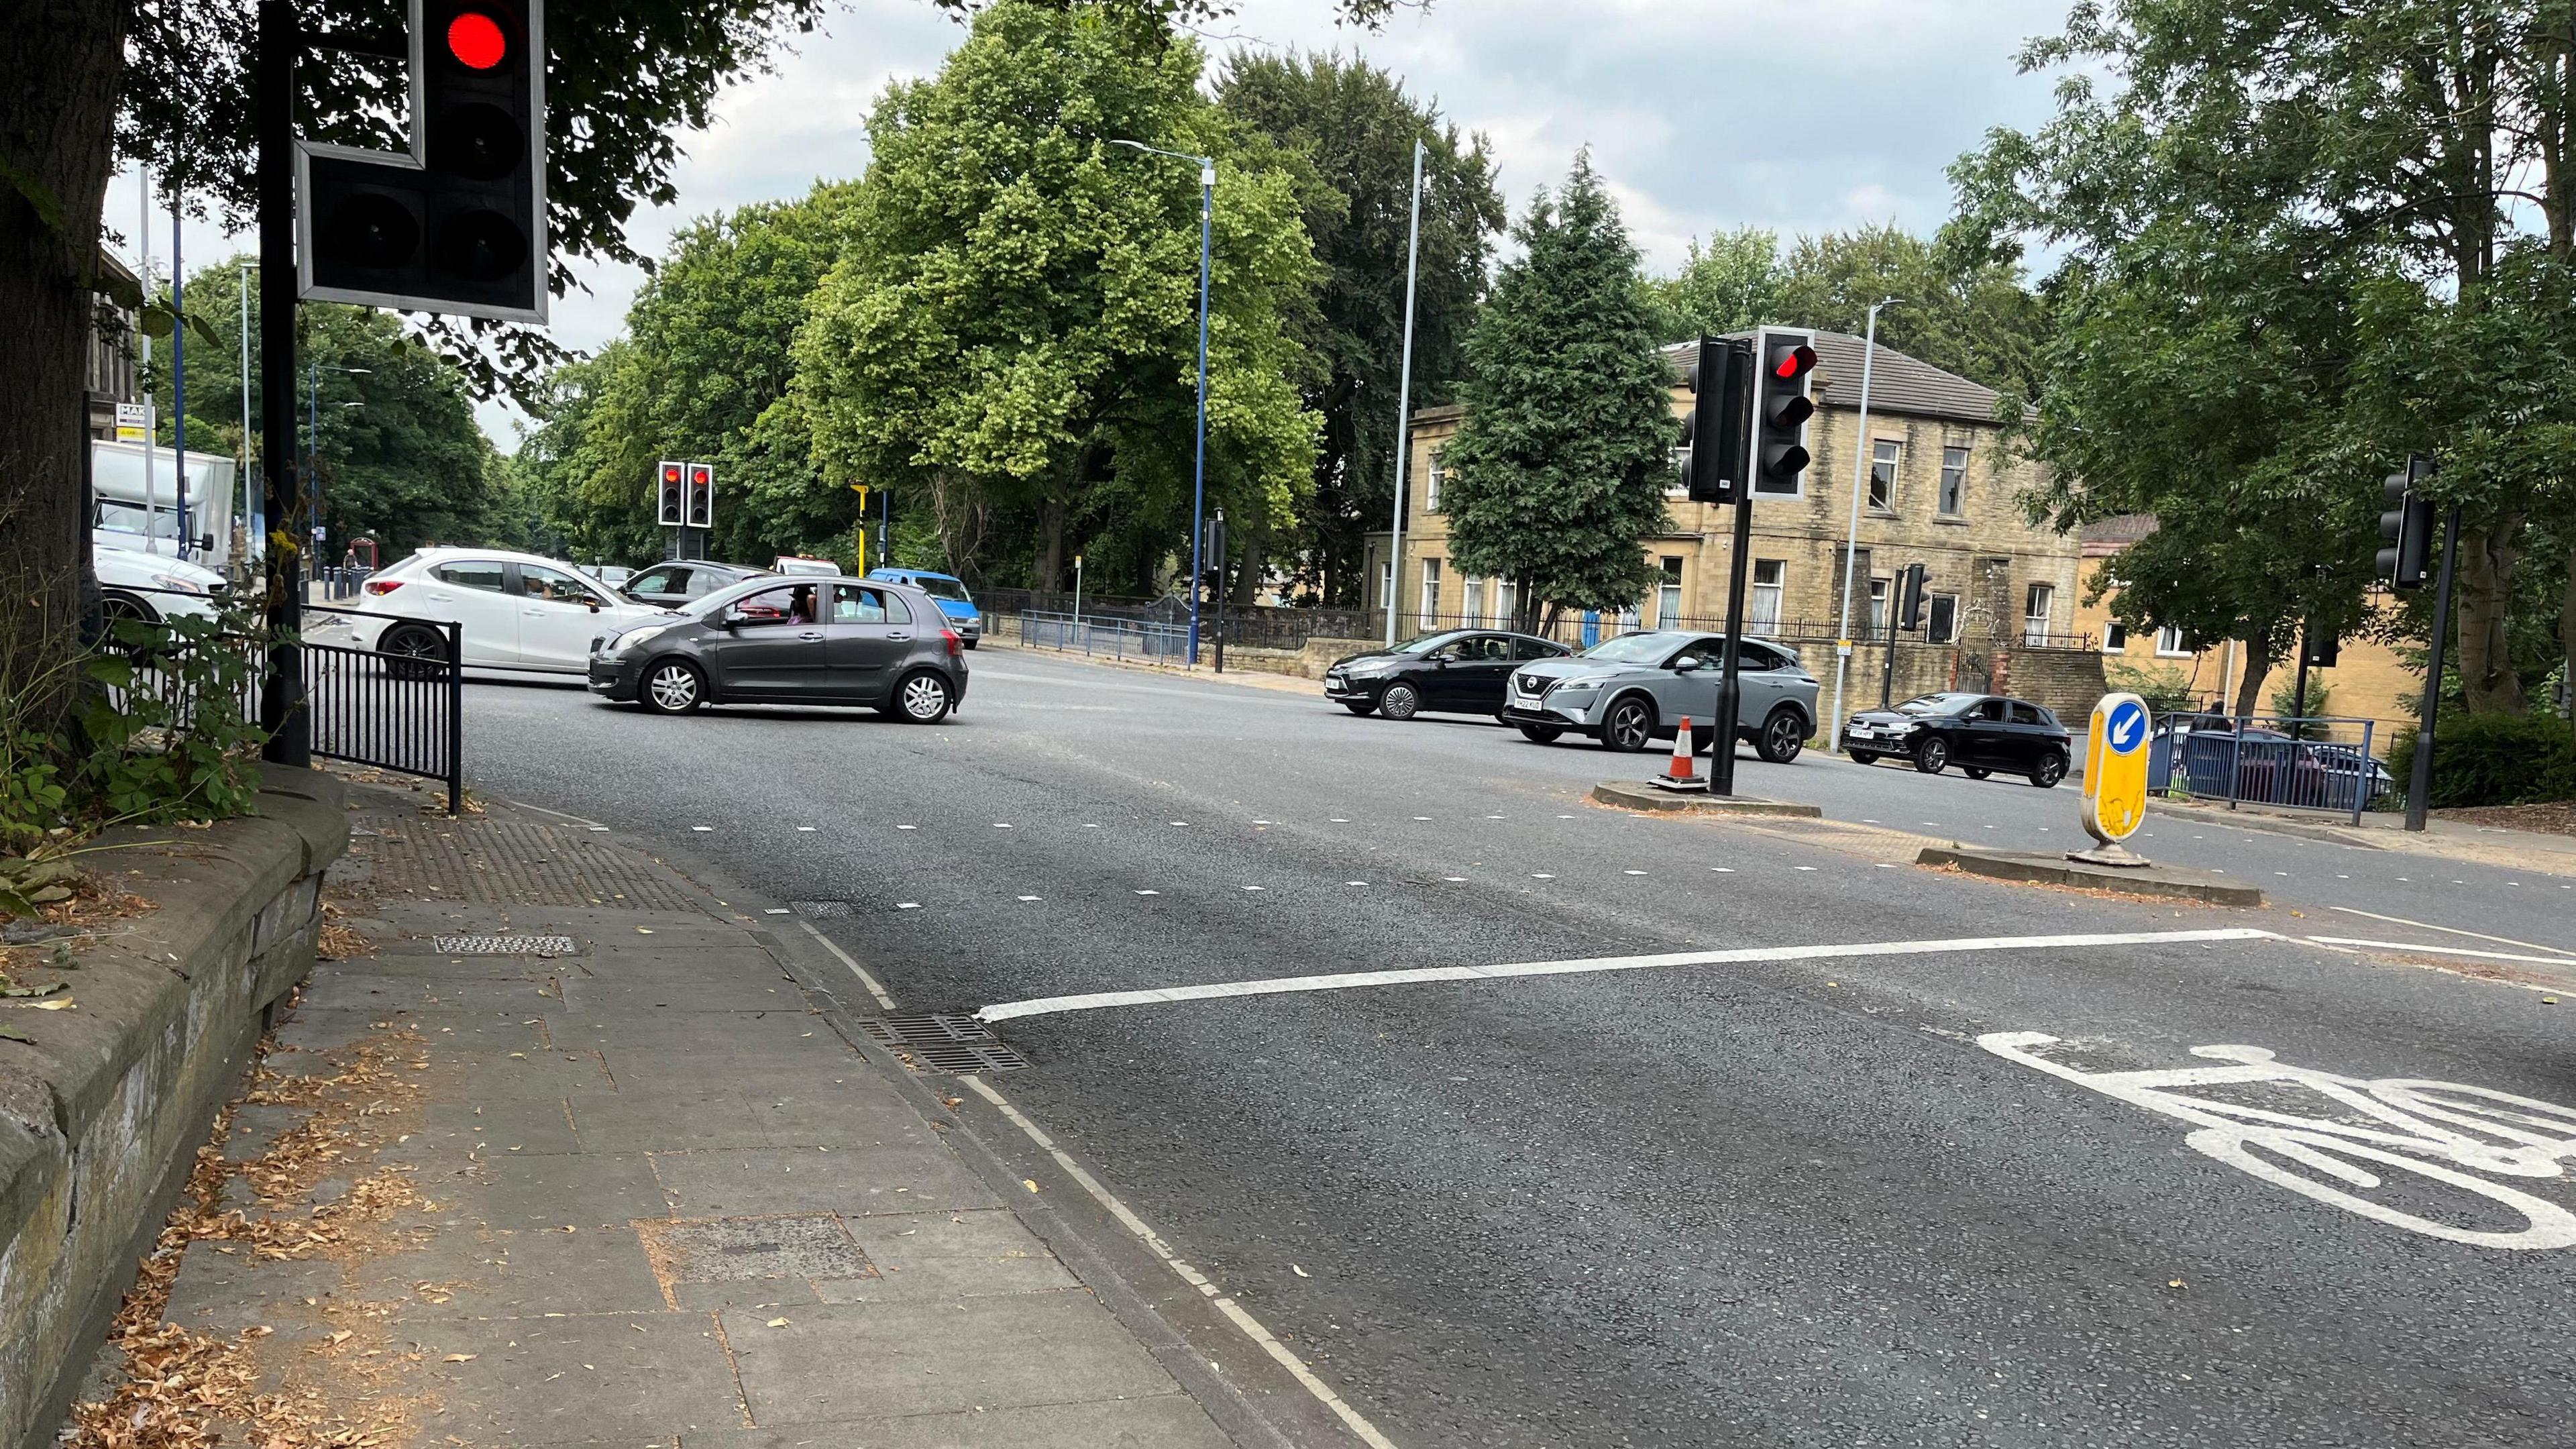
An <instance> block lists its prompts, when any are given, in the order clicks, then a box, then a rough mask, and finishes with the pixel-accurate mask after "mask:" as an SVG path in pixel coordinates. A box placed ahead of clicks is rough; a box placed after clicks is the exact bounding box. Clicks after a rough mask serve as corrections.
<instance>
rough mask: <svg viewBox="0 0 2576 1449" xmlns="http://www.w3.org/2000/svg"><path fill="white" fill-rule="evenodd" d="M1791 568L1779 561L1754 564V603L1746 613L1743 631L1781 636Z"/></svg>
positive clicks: (1762, 561)
mask: <svg viewBox="0 0 2576 1449" xmlns="http://www.w3.org/2000/svg"><path fill="white" fill-rule="evenodd" d="M1788 580H1789V565H1788V564H1787V562H1785V561H1784V560H1781V559H1776V558H1758V559H1755V560H1754V561H1753V602H1752V604H1751V605H1750V606H1749V607H1747V608H1746V609H1745V611H1744V627H1745V628H1746V629H1747V630H1748V631H1750V632H1752V633H1755V634H1776V633H1778V632H1780V600H1781V596H1782V595H1784V594H1786V593H1787V592H1788Z"/></svg>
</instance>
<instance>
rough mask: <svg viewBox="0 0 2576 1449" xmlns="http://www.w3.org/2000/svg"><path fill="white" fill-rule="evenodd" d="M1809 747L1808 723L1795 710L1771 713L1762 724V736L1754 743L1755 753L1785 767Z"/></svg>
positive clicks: (1779, 710) (1780, 710)
mask: <svg viewBox="0 0 2576 1449" xmlns="http://www.w3.org/2000/svg"><path fill="white" fill-rule="evenodd" d="M1806 747H1807V722H1806V721H1805V720H1802V719H1800V718H1798V712H1797V711H1796V710H1794V709H1788V708H1785V707H1784V708H1781V709H1775V710H1773V711H1771V717H1770V718H1769V719H1767V720H1764V721H1763V722H1762V734H1761V736H1760V737H1759V738H1757V739H1756V740H1755V741H1754V742H1753V750H1754V753H1756V754H1758V755H1760V756H1761V757H1762V758H1764V759H1765V760H1768V761H1770V762H1771V763H1772V764H1775V765H1785V764H1787V763H1789V762H1790V761H1791V760H1794V759H1796V758H1798V752H1799V751H1800V750H1803V749H1805V748H1806Z"/></svg>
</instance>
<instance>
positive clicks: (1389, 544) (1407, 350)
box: [1362, 136, 1520, 649]
mask: <svg viewBox="0 0 2576 1449" xmlns="http://www.w3.org/2000/svg"><path fill="white" fill-rule="evenodd" d="M1422 152H1423V146H1422V138H1421V137H1419V136H1416V137H1414V138H1413V220H1412V222H1411V223H1410V224H1409V225H1408V226H1407V227H1406V229H1405V234H1404V235H1405V241H1404V366H1403V369H1402V371H1400V372H1398V373H1397V374H1396V382H1395V509H1394V516H1393V517H1392V518H1390V519H1389V520H1388V521H1387V525H1386V647H1387V648H1389V649H1392V648H1394V647H1395V596H1396V594H1397V593H1398V592H1399V591H1400V590H1401V588H1402V587H1403V584H1404V490H1405V489H1406V488H1407V487H1408V486H1409V485H1410V484H1411V482H1412V480H1411V479H1410V478H1408V477H1406V476H1405V455H1406V452H1407V449H1408V447H1409V446H1410V444H1411V443H1412V440H1413V439H1412V434H1413V278H1414V268H1415V265H1416V264H1417V263H1418V262H1420V261H1421V259H1422ZM1362 587H1363V588H1365V587H1366V581H1362ZM1512 627H1513V628H1515V629H1517V628H1519V627H1520V624H1519V621H1517V620H1515V621H1514V622H1513V624H1512Z"/></svg>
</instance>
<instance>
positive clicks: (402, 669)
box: [304, 604, 465, 815]
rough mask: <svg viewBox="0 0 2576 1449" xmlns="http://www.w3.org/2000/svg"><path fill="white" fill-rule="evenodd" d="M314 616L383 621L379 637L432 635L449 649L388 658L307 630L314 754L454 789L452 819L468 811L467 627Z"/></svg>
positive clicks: (311, 608)
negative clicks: (399, 632)
mask: <svg viewBox="0 0 2576 1449" xmlns="http://www.w3.org/2000/svg"><path fill="white" fill-rule="evenodd" d="M304 612H305V614H306V615H307V616H310V615H314V614H326V615H337V616H340V617H344V618H358V617H364V618H367V619H369V620H371V621H374V620H381V621H382V622H383V625H384V627H383V628H382V629H381V630H379V631H378V633H377V636H376V637H377V638H379V639H382V638H384V637H385V636H387V635H390V634H392V633H393V632H394V631H395V630H396V629H397V628H404V627H405V626H412V625H417V626H418V629H408V628H406V629H405V632H406V634H407V635H409V636H410V637H421V636H420V634H419V630H427V631H429V634H430V636H431V637H435V638H436V639H437V640H438V641H439V643H440V645H441V646H442V647H441V649H440V651H439V652H438V653H435V654H428V653H403V654H387V653H383V652H381V651H379V650H376V649H362V648H359V647H357V645H356V644H355V643H346V644H341V643H331V642H328V641H327V639H323V638H317V637H316V631H314V630H313V629H311V628H309V627H308V628H307V629H306V630H305V631H304V708H305V712H306V713H307V714H308V715H309V716H310V718H311V723H312V734H313V753H315V754H317V755H320V756H322V757H323V758H325V759H331V760H346V761H348V762H349V763H351V764H355V765H371V766H373V767H375V768H376V769H379V770H391V771H393V772H394V773H396V774H401V775H422V776H426V777H428V778H429V779H433V780H440V781H444V782H445V783H446V785H447V813H449V814H450V815H454V814H458V813H460V812H461V811H462V810H463V809H464V807H465V668H464V658H465V626H464V625H462V624H457V623H448V622H442V621H440V620H437V619H413V618H406V617H401V616H396V615H386V614H366V615H363V616H361V615H360V614H359V613H358V612H357V611H356V610H352V609H334V608H329V607H326V606H324V605H320V604H307V605H305V606H304Z"/></svg>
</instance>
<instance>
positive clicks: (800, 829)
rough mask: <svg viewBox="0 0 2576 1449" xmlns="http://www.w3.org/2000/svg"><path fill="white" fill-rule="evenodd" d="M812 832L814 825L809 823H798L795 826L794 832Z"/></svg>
mask: <svg viewBox="0 0 2576 1449" xmlns="http://www.w3.org/2000/svg"><path fill="white" fill-rule="evenodd" d="M813 832H814V827H813V826H811V825H799V826H797V827H796V833H797V834H799V835H811V834H812V833H813Z"/></svg>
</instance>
